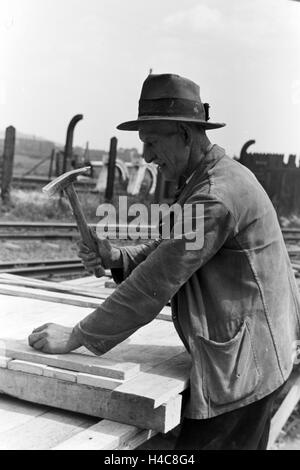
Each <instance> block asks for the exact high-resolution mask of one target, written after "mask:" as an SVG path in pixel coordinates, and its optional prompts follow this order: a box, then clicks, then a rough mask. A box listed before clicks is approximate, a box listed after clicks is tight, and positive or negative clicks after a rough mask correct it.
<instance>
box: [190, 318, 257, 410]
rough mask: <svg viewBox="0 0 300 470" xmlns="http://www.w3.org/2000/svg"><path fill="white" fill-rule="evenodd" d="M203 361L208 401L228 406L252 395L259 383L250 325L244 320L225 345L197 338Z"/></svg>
mask: <svg viewBox="0 0 300 470" xmlns="http://www.w3.org/2000/svg"><path fill="white" fill-rule="evenodd" d="M198 339H199V340H200V348H201V356H202V359H203V362H202V367H203V388H204V394H205V395H206V398H207V400H208V401H210V402H212V403H214V404H215V405H227V404H230V403H234V402H236V401H239V400H242V399H243V398H246V397H247V396H249V395H251V394H252V393H253V392H254V391H255V389H256V387H257V385H258V383H259V380H260V372H259V369H258V366H257V362H256V358H255V355H254V351H253V347H252V343H251V336H250V331H249V326H248V324H247V321H245V322H244V323H243V324H242V326H241V328H240V329H239V331H238V332H237V333H236V335H235V336H234V337H233V338H232V339H231V340H230V341H227V342H225V343H217V342H215V341H211V340H209V339H206V338H203V337H202V336H198Z"/></svg>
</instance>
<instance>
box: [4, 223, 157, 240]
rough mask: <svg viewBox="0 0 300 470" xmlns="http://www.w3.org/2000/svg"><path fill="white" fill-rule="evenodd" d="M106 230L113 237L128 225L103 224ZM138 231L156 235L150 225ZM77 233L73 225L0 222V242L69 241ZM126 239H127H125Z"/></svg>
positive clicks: (91, 225)
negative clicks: (8, 240)
mask: <svg viewBox="0 0 300 470" xmlns="http://www.w3.org/2000/svg"><path fill="white" fill-rule="evenodd" d="M89 225H90V227H101V224H100V223H98V224H95V223H93V224H89ZM102 227H103V228H105V229H106V232H107V235H108V236H109V235H111V236H113V235H114V234H116V233H117V234H121V233H122V234H124V235H127V233H128V227H129V225H128V224H110V225H109V228H108V230H107V225H106V224H103V225H102ZM140 230H143V233H145V231H147V234H148V235H150V233H151V231H152V232H153V234H154V235H155V236H157V235H158V233H156V231H155V229H154V227H153V226H151V225H142V226H141V227H140ZM78 236H79V233H78V229H77V226H76V224H75V223H71V222H66V223H61V222H0V240H5V239H10V240H11V239H14V240H39V239H40V240H44V239H48V240H49V239H52V240H54V239H69V240H72V239H74V238H78ZM126 238H127V237H126Z"/></svg>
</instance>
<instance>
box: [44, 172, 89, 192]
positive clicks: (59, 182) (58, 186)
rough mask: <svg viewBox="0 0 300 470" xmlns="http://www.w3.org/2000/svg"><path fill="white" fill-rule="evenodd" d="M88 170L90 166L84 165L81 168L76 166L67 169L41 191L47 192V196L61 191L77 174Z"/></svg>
mask: <svg viewBox="0 0 300 470" xmlns="http://www.w3.org/2000/svg"><path fill="white" fill-rule="evenodd" d="M88 170H90V167H89V166H85V167H83V168H78V169H77V170H72V171H68V172H67V173H64V174H63V175H60V176H59V177H58V178H56V179H55V180H53V181H51V183H48V184H47V185H46V186H44V187H43V192H44V193H47V194H48V195H49V196H53V194H56V193H58V192H60V191H63V190H64V189H65V188H66V187H67V186H69V184H71V183H73V182H74V181H75V180H76V178H77V176H78V175H82V174H84V173H86V172H87V171H88Z"/></svg>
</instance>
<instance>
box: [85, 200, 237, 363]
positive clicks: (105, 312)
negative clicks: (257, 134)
mask: <svg viewBox="0 0 300 470" xmlns="http://www.w3.org/2000/svg"><path fill="white" fill-rule="evenodd" d="M186 203H187V204H190V205H192V206H193V209H196V205H198V204H201V205H202V207H203V211H202V212H201V211H200V214H202V215H201V216H200V217H199V216H197V214H198V212H197V211H196V210H193V211H190V212H189V214H187V215H186V214H185V212H184V211H183V214H184V216H186V217H183V218H184V220H185V225H184V227H189V228H190V227H198V228H199V230H203V240H202V243H201V244H199V247H196V248H195V247H193V249H188V244H187V243H189V242H190V229H189V228H187V229H186V230H183V233H182V236H181V237H177V236H175V232H174V230H173V231H172V233H171V237H170V239H163V240H161V241H160V243H159V244H158V245H157V246H155V249H153V250H152V251H151V252H150V254H148V255H147V256H146V257H145V259H144V261H141V262H139V264H138V265H136V262H137V261H138V260H139V255H137V254H135V255H133V252H130V254H129V253H128V252H127V253H126V256H128V266H127V267H125V269H128V270H129V271H130V269H131V267H133V266H134V269H133V270H132V271H131V274H129V276H128V277H127V278H126V280H125V281H124V282H122V283H121V284H120V285H119V286H118V288H117V289H116V290H115V291H114V292H113V294H112V295H111V296H110V297H108V298H107V299H106V300H105V302H104V303H103V304H102V305H101V307H99V308H97V309H96V310H95V311H94V312H93V313H91V314H90V315H88V316H87V317H86V318H85V319H84V320H82V321H81V322H80V323H79V325H78V326H77V327H76V331H77V334H78V335H79V337H80V340H81V342H82V344H84V345H85V346H86V347H88V348H89V349H91V350H93V352H96V353H97V351H98V353H99V354H103V353H104V352H106V351H108V350H109V349H111V348H112V347H114V346H115V345H116V344H118V343H120V342H121V341H123V340H125V339H126V338H128V337H129V336H130V335H131V334H132V333H134V332H135V331H136V330H137V329H138V328H140V327H141V326H143V325H145V324H147V323H149V322H150V321H152V320H153V319H154V318H155V317H156V316H157V315H158V313H159V312H160V311H161V309H162V308H163V307H164V305H165V304H166V303H167V302H168V300H169V299H170V298H172V297H173V296H174V295H175V294H176V292H177V291H178V290H179V289H180V287H181V286H182V285H183V284H185V283H186V282H187V280H188V279H189V277H190V276H192V274H193V273H194V272H195V271H197V270H198V269H199V268H201V266H203V265H204V264H205V263H206V262H207V261H208V260H209V259H210V258H211V257H212V256H214V255H215V254H216V253H217V251H218V250H219V249H220V248H221V246H222V245H223V244H224V242H225V241H226V239H227V238H228V237H229V236H230V234H231V233H233V229H234V226H235V222H234V219H233V217H232V214H231V213H230V212H229V211H228V209H227V208H226V207H225V206H224V204H223V203H222V202H221V201H218V200H215V199H210V198H209V197H207V195H206V197H205V198H203V197H202V198H201V197H199V196H198V197H193V198H191V200H188V201H186ZM188 217H190V218H191V220H187V219H188ZM186 218H187V219H186ZM175 226H176V224H175ZM175 226H174V227H175ZM140 255H141V256H142V252H140Z"/></svg>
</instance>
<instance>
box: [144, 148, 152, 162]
mask: <svg viewBox="0 0 300 470" xmlns="http://www.w3.org/2000/svg"><path fill="white" fill-rule="evenodd" d="M143 158H144V160H145V162H146V163H151V162H152V161H153V160H154V158H155V155H154V153H153V152H152V151H151V150H150V149H149V147H148V146H147V145H145V146H144V151H143Z"/></svg>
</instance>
